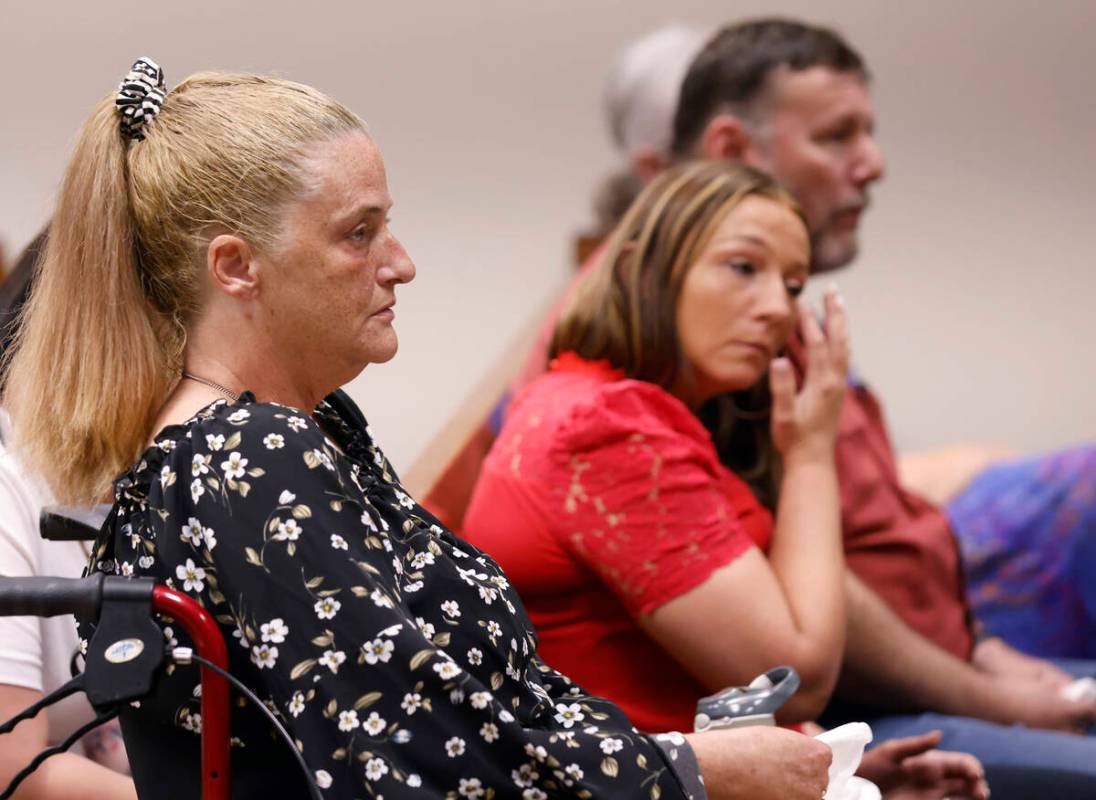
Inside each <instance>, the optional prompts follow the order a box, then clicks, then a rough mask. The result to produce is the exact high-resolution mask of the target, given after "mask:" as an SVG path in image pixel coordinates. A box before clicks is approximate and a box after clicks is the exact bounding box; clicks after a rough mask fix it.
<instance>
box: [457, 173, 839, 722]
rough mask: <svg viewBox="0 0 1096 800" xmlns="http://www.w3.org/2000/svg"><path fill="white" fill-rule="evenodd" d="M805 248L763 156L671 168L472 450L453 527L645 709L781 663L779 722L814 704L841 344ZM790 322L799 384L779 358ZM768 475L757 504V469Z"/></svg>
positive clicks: (587, 665)
mask: <svg viewBox="0 0 1096 800" xmlns="http://www.w3.org/2000/svg"><path fill="white" fill-rule="evenodd" d="M809 263H810V251H809V243H808V237H807V229H806V226H805V225H804V223H803V220H802V216H801V213H800V211H799V208H798V206H797V205H796V204H795V201H794V200H792V199H791V198H790V196H788V195H787V194H786V193H785V192H783V191H782V190H781V189H780V188H779V187H778V186H776V184H775V183H774V182H773V181H771V180H770V179H769V178H768V177H767V176H764V175H763V174H761V173H759V172H756V171H754V170H751V169H749V168H745V167H742V166H732V165H728V164H725V163H714V162H710V163H699V164H692V165H687V166H682V167H677V168H675V169H672V170H670V171H668V172H666V173H664V174H663V175H662V176H660V177H659V178H658V179H656V180H655V181H654V182H653V183H652V184H651V185H650V186H649V187H648V189H647V190H646V191H645V192H644V193H643V195H641V197H640V198H639V199H638V200H637V201H636V204H635V205H634V206H633V207H632V209H631V211H630V212H629V213H628V215H627V216H626V217H625V219H624V220H623V222H622V223H621V225H620V227H619V228H618V230H617V231H616V232H615V234H614V236H613V238H612V240H611V241H610V243H609V245H608V247H607V250H606V256H605V259H604V261H603V262H602V263H601V265H600V266H599V267H598V268H597V269H596V270H595V271H594V272H593V273H592V274H591V275H590V277H589V279H587V281H586V282H585V283H584V284H583V285H582V287H581V288H580V289H579V290H578V292H577V293H576V296H575V297H574V299H573V300H572V302H571V304H570V306H569V308H568V309H567V310H565V311H564V314H563V316H562V317H561V321H560V324H559V327H558V328H557V331H556V335H555V339H554V341H553V346H552V352H553V354H554V361H553V362H552V365H551V368H550V370H549V372H548V373H547V374H546V375H544V376H542V377H541V378H539V379H538V380H537V381H535V382H534V383H533V384H531V385H530V386H529V387H528V388H527V389H526V390H525V391H524V392H522V393H521V394H519V395H518V397H517V398H516V399H515V401H514V403H513V405H512V406H511V409H510V412H509V417H508V420H507V423H506V425H505V426H504V428H503V430H502V432H501V435H500V437H499V439H498V441H497V442H496V444H495V447H494V450H493V451H492V452H491V454H490V456H489V457H488V459H487V461H486V462H485V464H484V467H483V470H482V472H481V475H480V481H479V484H478V486H477V489H476V492H475V495H474V497H473V500H472V504H471V506H470V508H469V511H468V515H467V517H466V518H465V523H466V527H465V534H466V536H467V538H469V539H470V540H471V541H472V542H473V543H475V544H476V545H477V546H479V547H482V548H483V549H485V550H487V551H488V552H490V553H491V554H492V555H493V556H494V557H495V558H497V559H498V560H499V562H500V563H502V564H503V565H504V567H505V569H506V571H507V574H508V575H509V577H510V580H511V581H512V582H513V583H514V585H515V586H516V588H517V589H518V591H519V593H520V594H521V596H522V598H523V600H524V602H525V604H526V607H527V608H528V611H529V613H530V615H531V617H532V619H533V621H534V623H535V625H536V628H537V631H538V634H539V637H540V647H541V651H542V652H543V653H544V656H545V658H546V660H547V661H548V662H549V663H551V664H552V665H553V666H555V667H557V668H558V669H561V670H563V671H564V672H565V673H567V674H570V675H573V676H574V677H575V678H576V679H577V680H579V682H580V683H582V684H583V685H584V686H585V687H586V688H587V689H588V690H590V691H594V692H596V693H601V694H606V695H608V696H610V697H612V698H613V699H614V700H615V701H616V702H617V703H618V704H620V706H621V707H622V708H624V710H625V711H626V712H627V713H628V714H629V716H630V717H631V718H632V721H633V722H634V723H635V724H636V725H637V726H638V727H639V728H641V729H644V730H673V729H676V730H689V729H691V727H692V723H693V715H694V713H695V710H696V701H697V699H698V698H700V697H702V696H704V695H706V694H710V693H711V692H713V691H716V690H718V689H722V688H723V687H726V686H730V685H737V684H744V683H748V682H749V681H750V680H751V679H752V678H753V677H754V676H756V675H758V674H759V673H761V672H764V671H765V670H767V669H770V668H772V667H774V666H776V665H778V664H790V665H792V666H794V667H795V668H796V669H797V670H798V671H799V674H800V676H801V678H802V687H801V689H800V691H799V692H798V693H797V695H796V696H795V697H793V698H792V700H791V701H789V703H788V704H787V705H786V706H785V708H784V709H783V712H782V719H781V721H782V722H799V721H803V720H809V719H812V718H813V717H814V716H815V715H816V714H817V713H818V712H819V711H820V710H821V709H822V707H823V705H824V704H825V702H826V701H827V699H828V698H829V695H830V692H831V690H832V689H833V685H834V682H835V680H836V678H837V672H838V668H839V665H840V657H841V651H842V647H843V641H844V626H845V616H844V600H843V590H842V572H843V560H842V551H841V536H840V523H839V516H838V508H839V506H838V491H837V480H836V477H835V472H834V463H833V442H834V436H835V433H836V428H837V418H838V412H839V410H840V407H841V399H842V394H843V389H844V380H845V371H846V364H847V361H848V343H847V337H846V331H845V318H844V313H843V311H842V309H841V304H840V302H839V301H838V299H837V297H836V296H835V295H834V294H833V293H829V294H827V296H826V299H825V312H826V316H825V319H826V322H825V329H824V330H823V329H822V328H821V327H820V326H819V325H818V324H817V323H816V321H815V319H814V317H813V315H812V314H811V313H809V311H808V310H807V309H806V307H805V306H799V305H797V303H796V299H795V298H796V296H797V295H798V294H799V292H800V291H801V290H802V288H803V285H804V283H805V281H806V278H807V271H808V264H809ZM797 321H798V324H799V326H800V329H801V331H802V333H803V337H804V339H805V341H806V342H807V344H808V349H809V368H808V371H807V374H806V378H805V381H804V384H803V387H802V388H801V389H800V390H799V391H798V392H797V389H796V384H795V379H794V377H793V375H792V371H791V367H790V365H789V363H788V362H787V360H786V359H784V358H780V357H778V356H779V354H780V353H781V351H782V350H783V348H784V345H785V342H786V341H787V339H788V336H789V335H790V333H791V331H792V327H793V325H795V324H796V323H797ZM774 359H775V360H774ZM766 374H767V380H766ZM770 408H771V414H770V413H769V409H770ZM702 409H703V413H704V414H707V415H710V416H712V417H713V419H712V420H709V423H710V427H712V429H714V430H720V431H721V436H720V437H719V439H720V440H719V441H717V442H713V440H712V437H711V436H710V435H709V433H708V431H707V430H706V428H705V426H704V425H703V424H702V423H701V421H700V419H698V413H701V410H702ZM750 409H756V410H750ZM717 448H719V449H721V450H723V452H724V453H725V454H730V455H731V456H732V457H733V458H734V459H735V460H734V461H732V462H731V463H733V464H734V465H735V467H736V472H737V473H738V475H743V476H747V478H748V479H751V480H752V481H753V483H754V486H753V487H751V486H750V485H748V484H747V482H746V481H745V480H743V479H742V478H741V477H738V475H736V474H735V473H732V472H731V471H730V470H729V469H727V468H726V467H725V466H723V464H722V463H721V460H720V456H719V452H718V451H717ZM777 474H779V475H780V477H779V478H778V479H776V478H771V477H770V476H774V475H777ZM777 490H779V492H778V493H779V498H780V502H779V504H778V505H775V508H776V512H775V519H774V517H773V515H772V514H771V513H770V511H769V510H768V509H767V508H765V506H764V505H763V504H762V503H761V502H759V501H758V500H757V499H755V492H756V493H757V495H759V496H761V497H763V498H774V497H775V496H776V494H777Z"/></svg>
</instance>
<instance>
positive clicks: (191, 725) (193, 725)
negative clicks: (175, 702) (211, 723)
mask: <svg viewBox="0 0 1096 800" xmlns="http://www.w3.org/2000/svg"><path fill="white" fill-rule="evenodd" d="M183 727H184V728H185V729H186V730H188V731H190V732H192V733H201V732H202V715H201V714H194V713H190V714H187V715H185V716H184V717H183Z"/></svg>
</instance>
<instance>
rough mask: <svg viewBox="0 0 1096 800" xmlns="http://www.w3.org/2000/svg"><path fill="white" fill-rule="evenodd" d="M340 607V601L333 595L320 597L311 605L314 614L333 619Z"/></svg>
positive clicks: (321, 617)
mask: <svg viewBox="0 0 1096 800" xmlns="http://www.w3.org/2000/svg"><path fill="white" fill-rule="evenodd" d="M340 608H342V603H340V602H339V601H338V600H336V599H335V598H334V597H321V598H320V599H319V600H317V601H316V605H314V606H312V609H313V610H314V611H315V612H316V616H317V617H319V618H320V619H334V618H335V615H336V614H338V613H339V609H340Z"/></svg>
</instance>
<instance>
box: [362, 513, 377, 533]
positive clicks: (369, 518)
mask: <svg viewBox="0 0 1096 800" xmlns="http://www.w3.org/2000/svg"><path fill="white" fill-rule="evenodd" d="M362 525H364V526H365V527H367V528H369V530H371V531H374V532H375V531H376V530H377V523H375V522H374V521H373V515H372V514H370V513H369V512H368V511H363V512H362Z"/></svg>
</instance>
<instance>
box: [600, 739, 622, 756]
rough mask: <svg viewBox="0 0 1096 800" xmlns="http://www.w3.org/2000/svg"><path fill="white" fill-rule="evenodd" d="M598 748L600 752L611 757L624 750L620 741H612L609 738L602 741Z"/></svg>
mask: <svg viewBox="0 0 1096 800" xmlns="http://www.w3.org/2000/svg"><path fill="white" fill-rule="evenodd" d="M599 747H601V752H603V753H604V754H605V755H607V756H611V755H612V754H613V753H616V752H618V751H620V750H622V749H623V748H624V742H622V741H621V740H620V739H613V738H612V737H610V738H607V739H602V740H601V744H600V745H599Z"/></svg>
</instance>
